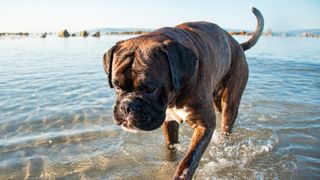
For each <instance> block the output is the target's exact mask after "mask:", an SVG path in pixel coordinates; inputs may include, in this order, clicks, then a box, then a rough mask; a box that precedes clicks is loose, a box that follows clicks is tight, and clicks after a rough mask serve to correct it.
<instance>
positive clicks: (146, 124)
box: [115, 113, 165, 132]
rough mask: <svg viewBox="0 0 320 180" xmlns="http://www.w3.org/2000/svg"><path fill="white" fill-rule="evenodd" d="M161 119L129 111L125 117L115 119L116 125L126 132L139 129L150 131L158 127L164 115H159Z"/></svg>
mask: <svg viewBox="0 0 320 180" xmlns="http://www.w3.org/2000/svg"><path fill="white" fill-rule="evenodd" d="M160 118H161V119H158V118H154V117H151V116H150V115H141V114H139V115H137V114H133V113H130V114H128V115H127V116H126V117H123V118H121V120H117V121H115V123H116V124H117V125H120V126H121V128H122V129H123V130H125V131H128V132H137V131H139V130H143V131H151V130H154V129H157V128H159V127H160V126H161V125H162V123H163V120H162V119H164V118H165V117H162V116H160Z"/></svg>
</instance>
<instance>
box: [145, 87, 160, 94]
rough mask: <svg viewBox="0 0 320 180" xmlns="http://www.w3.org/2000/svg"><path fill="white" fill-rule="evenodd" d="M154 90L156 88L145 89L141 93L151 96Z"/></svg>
mask: <svg viewBox="0 0 320 180" xmlns="http://www.w3.org/2000/svg"><path fill="white" fill-rule="evenodd" d="M156 90H157V88H153V87H145V88H144V89H143V92H144V93H148V94H153V93H154V92H155V91H156Z"/></svg>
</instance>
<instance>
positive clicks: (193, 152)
mask: <svg viewBox="0 0 320 180" xmlns="http://www.w3.org/2000/svg"><path fill="white" fill-rule="evenodd" d="M208 121H209V122H212V124H211V123H209V124H208V125H198V126H196V127H195V129H194V132H193V136H192V141H191V144H190V146H189V149H188V153H187V155H186V156H185V157H184V158H183V160H182V161H181V162H180V163H179V166H178V168H177V169H176V172H175V175H174V178H173V179H174V180H178V179H192V176H193V173H194V172H195V170H196V169H197V167H198V165H199V161H200V159H201V156H202V154H203V153H204V151H205V150H206V148H207V146H208V144H209V142H210V140H211V138H212V134H213V131H214V128H215V127H214V126H215V120H208Z"/></svg>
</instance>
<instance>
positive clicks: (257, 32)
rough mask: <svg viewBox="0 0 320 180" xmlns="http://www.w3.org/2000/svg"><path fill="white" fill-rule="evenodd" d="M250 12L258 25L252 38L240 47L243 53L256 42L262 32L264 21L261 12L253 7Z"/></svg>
mask: <svg viewBox="0 0 320 180" xmlns="http://www.w3.org/2000/svg"><path fill="white" fill-rule="evenodd" d="M252 12H253V14H254V15H255V16H256V18H257V22H258V24H257V28H256V30H255V32H254V34H253V35H252V37H251V38H250V39H249V40H248V41H247V42H244V43H242V44H241V47H242V49H243V50H244V51H245V50H248V49H250V48H251V47H253V46H254V45H255V44H256V43H257V42H258V40H259V37H260V36H261V34H262V31H263V26H264V20H263V16H262V14H261V12H260V11H259V10H258V9H256V8H255V7H252Z"/></svg>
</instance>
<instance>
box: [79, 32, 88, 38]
mask: <svg viewBox="0 0 320 180" xmlns="http://www.w3.org/2000/svg"><path fill="white" fill-rule="evenodd" d="M88 35H89V33H88V32H87V31H81V32H80V36H81V37H87V36H88Z"/></svg>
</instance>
